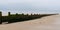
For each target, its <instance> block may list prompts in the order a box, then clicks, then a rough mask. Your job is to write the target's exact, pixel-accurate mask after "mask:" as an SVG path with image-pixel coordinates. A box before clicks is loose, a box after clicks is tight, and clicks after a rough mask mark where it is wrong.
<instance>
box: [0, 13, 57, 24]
mask: <svg viewBox="0 0 60 30" xmlns="http://www.w3.org/2000/svg"><path fill="white" fill-rule="evenodd" d="M50 15H56V14H43V15H40V14H31V15H29V14H24V13H22V14H18V13H16V14H11V13H10V12H8V16H2V12H0V24H2V23H3V22H8V23H13V22H21V21H28V20H32V19H36V18H41V17H44V16H50Z"/></svg>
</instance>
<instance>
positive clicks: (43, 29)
mask: <svg viewBox="0 0 60 30" xmlns="http://www.w3.org/2000/svg"><path fill="white" fill-rule="evenodd" d="M0 30H60V15H53V16H47V17H43V18H39V19H35V20H30V21H25V22H17V23H12V24H2V25H0Z"/></svg>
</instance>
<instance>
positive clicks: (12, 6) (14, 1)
mask: <svg viewBox="0 0 60 30" xmlns="http://www.w3.org/2000/svg"><path fill="white" fill-rule="evenodd" d="M0 11H2V12H3V15H7V13H8V12H11V13H12V14H14V13H25V14H27V13H28V14H31V13H38V14H49V13H60V0H0Z"/></svg>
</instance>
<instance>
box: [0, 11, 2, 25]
mask: <svg viewBox="0 0 60 30" xmlns="http://www.w3.org/2000/svg"><path fill="white" fill-rule="evenodd" d="M0 24H2V12H0Z"/></svg>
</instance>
